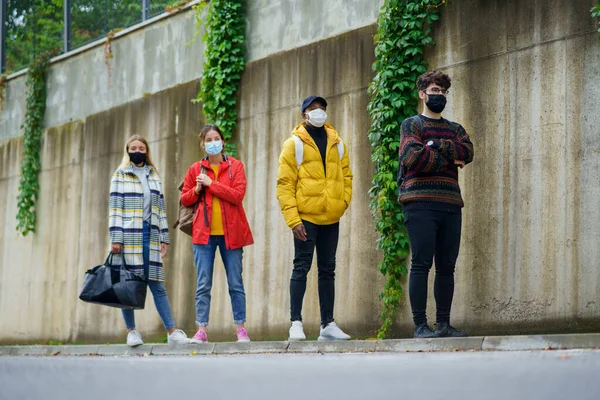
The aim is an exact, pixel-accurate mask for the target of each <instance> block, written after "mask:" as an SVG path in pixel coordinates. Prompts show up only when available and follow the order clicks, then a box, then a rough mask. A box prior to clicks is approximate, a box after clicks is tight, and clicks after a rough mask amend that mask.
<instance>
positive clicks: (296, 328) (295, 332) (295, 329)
mask: <svg viewBox="0 0 600 400" xmlns="http://www.w3.org/2000/svg"><path fill="white" fill-rule="evenodd" d="M296 340H306V335H305V334H304V329H303V328H302V321H294V322H292V326H291V327H290V337H289V338H288V341H296Z"/></svg>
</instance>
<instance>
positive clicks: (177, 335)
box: [167, 329, 190, 344]
mask: <svg viewBox="0 0 600 400" xmlns="http://www.w3.org/2000/svg"><path fill="white" fill-rule="evenodd" d="M167 342H168V343H169V344H188V343H189V342H190V339H189V338H188V337H187V335H186V334H185V332H184V331H182V330H181V329H176V330H174V331H173V333H171V334H169V335H168V339H167Z"/></svg>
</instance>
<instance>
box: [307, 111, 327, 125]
mask: <svg viewBox="0 0 600 400" xmlns="http://www.w3.org/2000/svg"><path fill="white" fill-rule="evenodd" d="M307 114H308V122H309V123H310V124H311V125H312V126H316V127H317V128H320V127H322V126H323V125H325V121H326V120H327V113H326V112H325V111H323V110H321V109H320V108H315V109H314V110H312V111H309V112H308V113H307Z"/></svg>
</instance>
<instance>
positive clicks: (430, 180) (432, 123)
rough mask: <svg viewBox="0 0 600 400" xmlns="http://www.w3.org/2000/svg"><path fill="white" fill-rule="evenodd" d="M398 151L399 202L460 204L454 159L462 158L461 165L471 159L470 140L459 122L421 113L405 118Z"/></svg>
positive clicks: (460, 197) (471, 145) (461, 203)
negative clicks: (400, 174) (401, 171)
mask: <svg viewBox="0 0 600 400" xmlns="http://www.w3.org/2000/svg"><path fill="white" fill-rule="evenodd" d="M418 118H420V119H421V122H422V124H421V123H419V121H418ZM431 142H433V143H431ZM428 143H430V144H429V145H428ZM399 154H400V162H401V163H402V165H403V168H404V180H403V182H401V183H399V184H400V185H401V186H400V190H399V196H398V200H399V201H400V202H401V203H402V204H404V205H406V204H407V203H412V202H433V203H446V204H451V205H453V206H458V207H463V206H464V203H463V199H462V196H461V194H460V186H459V185H458V166H457V165H455V164H454V160H458V161H464V163H465V165H466V164H468V163H470V162H471V161H473V143H471V141H470V140H469V136H468V135H467V132H466V131H465V129H464V128H463V127H462V126H461V125H460V124H457V123H455V122H451V121H448V120H446V119H444V118H441V119H431V118H427V117H425V116H424V115H415V116H413V117H410V118H407V119H406V120H404V122H402V138H401V142H400V149H399Z"/></svg>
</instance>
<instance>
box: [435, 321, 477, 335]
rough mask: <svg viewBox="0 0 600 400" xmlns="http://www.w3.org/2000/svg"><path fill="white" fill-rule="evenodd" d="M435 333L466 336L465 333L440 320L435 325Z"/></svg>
mask: <svg viewBox="0 0 600 400" xmlns="http://www.w3.org/2000/svg"><path fill="white" fill-rule="evenodd" d="M435 334H436V336H437V337H467V336H469V335H467V334H466V333H464V332H463V331H460V330H458V329H456V328H454V327H452V326H450V324H449V323H447V322H440V323H439V324H436V326H435Z"/></svg>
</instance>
